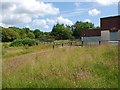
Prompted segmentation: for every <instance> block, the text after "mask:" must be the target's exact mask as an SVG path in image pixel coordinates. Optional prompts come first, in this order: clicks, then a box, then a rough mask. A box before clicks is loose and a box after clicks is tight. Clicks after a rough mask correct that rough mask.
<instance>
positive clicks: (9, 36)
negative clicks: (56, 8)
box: [0, 21, 99, 42]
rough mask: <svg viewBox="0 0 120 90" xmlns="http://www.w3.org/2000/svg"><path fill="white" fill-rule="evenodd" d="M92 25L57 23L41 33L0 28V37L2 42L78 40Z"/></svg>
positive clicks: (86, 23) (85, 23)
mask: <svg viewBox="0 0 120 90" xmlns="http://www.w3.org/2000/svg"><path fill="white" fill-rule="evenodd" d="M93 28H99V27H95V26H94V24H93V23H89V22H81V21H77V22H76V23H75V24H74V25H72V26H69V25H64V24H59V23H57V24H56V25H54V26H53V28H52V31H51V32H42V31H40V30H39V29H35V30H30V29H29V28H18V27H8V28H5V27H0V37H1V38H2V39H1V41H2V42H12V41H14V40H16V39H25V38H29V39H36V40H39V41H54V40H66V39H78V38H79V39H80V38H81V36H80V33H81V31H82V30H83V29H93Z"/></svg>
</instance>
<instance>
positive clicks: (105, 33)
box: [101, 30, 110, 45]
mask: <svg viewBox="0 0 120 90" xmlns="http://www.w3.org/2000/svg"><path fill="white" fill-rule="evenodd" d="M109 40H110V32H109V30H105V31H101V44H104V45H108V44H109V42H108V41H109Z"/></svg>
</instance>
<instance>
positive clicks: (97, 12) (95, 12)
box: [88, 9, 101, 16]
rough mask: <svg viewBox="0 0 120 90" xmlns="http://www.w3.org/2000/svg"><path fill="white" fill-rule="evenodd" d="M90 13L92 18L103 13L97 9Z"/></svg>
mask: <svg viewBox="0 0 120 90" xmlns="http://www.w3.org/2000/svg"><path fill="white" fill-rule="evenodd" d="M88 13H89V15H91V16H96V15H98V14H100V13H101V11H99V10H97V9H92V10H89V11H88Z"/></svg>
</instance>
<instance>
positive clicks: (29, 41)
mask: <svg viewBox="0 0 120 90" xmlns="http://www.w3.org/2000/svg"><path fill="white" fill-rule="evenodd" d="M25 45H28V46H34V45H38V41H37V40H36V39H30V38H25V39H16V40H14V41H13V42H12V43H11V45H10V46H25Z"/></svg>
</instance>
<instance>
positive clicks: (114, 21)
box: [100, 16, 120, 31]
mask: <svg viewBox="0 0 120 90" xmlns="http://www.w3.org/2000/svg"><path fill="white" fill-rule="evenodd" d="M119 24H120V16H114V17H106V18H100V27H101V30H110V31H117V30H118V29H120V25H119Z"/></svg>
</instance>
